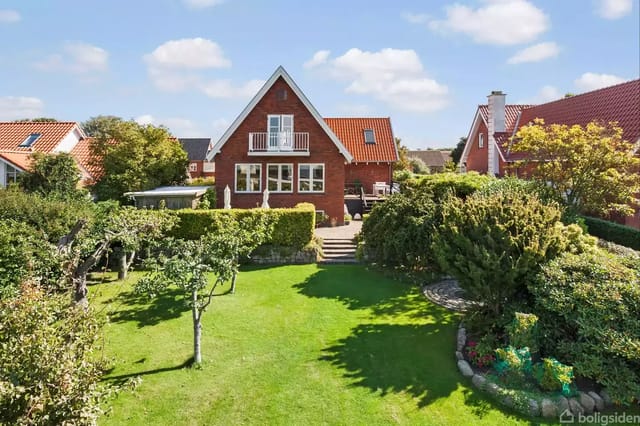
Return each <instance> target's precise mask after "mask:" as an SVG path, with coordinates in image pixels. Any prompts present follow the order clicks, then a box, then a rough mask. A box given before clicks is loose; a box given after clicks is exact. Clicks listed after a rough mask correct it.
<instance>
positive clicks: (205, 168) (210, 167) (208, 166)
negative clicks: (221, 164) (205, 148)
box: [202, 161, 216, 173]
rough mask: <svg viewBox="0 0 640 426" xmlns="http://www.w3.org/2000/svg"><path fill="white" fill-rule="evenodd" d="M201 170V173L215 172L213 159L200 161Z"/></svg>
mask: <svg viewBox="0 0 640 426" xmlns="http://www.w3.org/2000/svg"><path fill="white" fill-rule="evenodd" d="M202 172H203V173H215V172H216V163H214V162H213V161H205V162H204V163H202Z"/></svg>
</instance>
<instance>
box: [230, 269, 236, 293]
mask: <svg viewBox="0 0 640 426" xmlns="http://www.w3.org/2000/svg"><path fill="white" fill-rule="evenodd" d="M237 276H238V274H236V273H235V272H234V273H233V277H232V278H231V290H229V292H230V293H231V294H234V293H235V292H236V277H237Z"/></svg>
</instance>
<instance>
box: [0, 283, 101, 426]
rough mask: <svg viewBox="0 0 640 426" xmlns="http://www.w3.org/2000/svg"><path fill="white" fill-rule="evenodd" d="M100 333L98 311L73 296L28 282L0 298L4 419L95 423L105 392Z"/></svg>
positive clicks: (25, 422)
mask: <svg viewBox="0 0 640 426" xmlns="http://www.w3.org/2000/svg"><path fill="white" fill-rule="evenodd" d="M99 337H100V326H99V322H98V321H97V320H96V318H95V315H94V314H93V313H92V311H91V310H85V309H82V308H81V307H78V306H71V304H70V297H69V295H51V294H46V293H45V292H43V291H42V290H41V289H38V288H37V287H30V286H28V285H25V286H24V287H23V288H22V290H21V291H20V294H19V296H18V297H16V298H11V299H6V300H0V419H1V420H0V422H2V424H12V425H85V424H87V425H89V424H95V423H96V419H97V418H98V416H99V415H100V414H101V413H102V408H101V405H100V404H101V402H102V401H103V399H104V397H105V395H106V392H107V388H106V387H105V386H104V385H101V384H100V377H101V375H102V371H103V369H102V364H101V361H100V355H99V350H98V348H97V347H96V343H97V342H98V339H99Z"/></svg>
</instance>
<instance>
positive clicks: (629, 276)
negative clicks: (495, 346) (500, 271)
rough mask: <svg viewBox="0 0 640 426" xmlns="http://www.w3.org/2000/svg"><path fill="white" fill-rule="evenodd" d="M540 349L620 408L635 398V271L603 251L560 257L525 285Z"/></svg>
mask: <svg viewBox="0 0 640 426" xmlns="http://www.w3.org/2000/svg"><path fill="white" fill-rule="evenodd" d="M529 291H530V292H531V293H532V294H533V296H534V297H535V312H536V314H537V315H538V317H539V327H540V339H541V340H540V342H541V350H542V351H544V353H546V354H551V355H554V356H555V357H556V358H558V359H559V360H561V361H562V362H563V363H567V364H570V365H573V367H574V371H575V373H576V374H577V375H580V376H583V377H589V378H591V379H593V380H595V381H596V382H598V383H600V384H601V385H603V386H605V387H606V389H607V391H608V392H609V395H611V397H612V398H613V399H614V400H616V401H618V402H620V403H624V404H628V403H630V402H631V401H632V400H633V398H637V397H638V395H640V321H638V318H640V283H639V271H638V270H634V269H632V268H629V267H627V266H625V263H624V259H622V258H621V257H620V256H617V255H614V254H610V253H607V252H605V251H604V250H594V251H592V252H588V253H583V254H581V255H577V254H573V253H565V254H563V255H562V256H560V257H559V258H557V259H555V260H553V261H551V262H550V263H548V264H547V265H545V266H544V267H543V268H542V270H541V271H540V272H539V273H538V275H537V279H536V280H535V281H533V282H531V283H529Z"/></svg>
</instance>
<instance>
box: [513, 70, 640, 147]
mask: <svg viewBox="0 0 640 426" xmlns="http://www.w3.org/2000/svg"><path fill="white" fill-rule="evenodd" d="M536 118H542V119H544V122H545V124H566V125H574V124H578V125H580V126H585V125H586V124H587V123H589V122H591V121H594V120H597V121H600V122H602V123H604V124H606V123H609V122H612V121H616V122H618V125H619V126H620V127H621V128H622V129H623V130H624V132H623V137H624V138H625V139H626V140H628V141H629V142H632V143H633V142H636V141H637V140H638V139H640V79H638V80H632V81H628V82H626V83H621V84H617V85H615V86H610V87H605V88H602V89H598V90H594V91H592V92H587V93H582V94H580V95H575V96H571V97H568V98H563V99H559V100H557V101H553V102H548V103H546V104H541V105H536V106H533V107H531V108H527V109H525V110H523V111H522V117H521V118H520V121H519V124H518V128H520V127H522V126H525V125H527V124H529V123H530V122H532V121H533V120H534V119H536Z"/></svg>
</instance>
